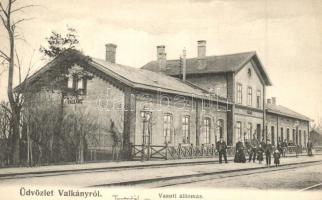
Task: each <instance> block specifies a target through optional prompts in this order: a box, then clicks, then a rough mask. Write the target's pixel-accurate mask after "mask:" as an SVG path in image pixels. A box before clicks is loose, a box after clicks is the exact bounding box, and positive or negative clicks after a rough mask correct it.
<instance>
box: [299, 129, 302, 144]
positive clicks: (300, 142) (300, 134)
mask: <svg viewBox="0 0 322 200" xmlns="http://www.w3.org/2000/svg"><path fill="white" fill-rule="evenodd" d="M298 144H299V145H302V131H301V130H299V141H298Z"/></svg>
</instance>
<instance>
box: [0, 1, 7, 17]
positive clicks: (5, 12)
mask: <svg viewBox="0 0 322 200" xmlns="http://www.w3.org/2000/svg"><path fill="white" fill-rule="evenodd" d="M8 6H9V4H8ZM0 8H1V11H2V12H3V13H4V14H5V16H6V17H9V14H8V13H7V9H8V7H7V9H6V10H5V9H4V8H3V5H2V3H1V2H0Z"/></svg>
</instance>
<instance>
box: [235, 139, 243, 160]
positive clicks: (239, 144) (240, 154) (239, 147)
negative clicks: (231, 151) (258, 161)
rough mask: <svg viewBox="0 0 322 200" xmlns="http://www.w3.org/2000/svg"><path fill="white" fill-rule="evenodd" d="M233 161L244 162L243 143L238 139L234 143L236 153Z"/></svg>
mask: <svg viewBox="0 0 322 200" xmlns="http://www.w3.org/2000/svg"><path fill="white" fill-rule="evenodd" d="M234 162H236V163H245V162H246V157H245V152H244V145H243V143H242V142H241V141H240V140H239V141H238V142H237V143H236V153H235V158H234Z"/></svg>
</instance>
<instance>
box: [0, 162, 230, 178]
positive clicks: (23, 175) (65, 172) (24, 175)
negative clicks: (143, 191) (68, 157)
mask: <svg viewBox="0 0 322 200" xmlns="http://www.w3.org/2000/svg"><path fill="white" fill-rule="evenodd" d="M228 161H232V159H229V160H228ZM216 163H218V160H214V159H213V160H203V161H197V162H195V161H193V162H191V161H187V162H180V163H161V164H160V163H158V164H144V165H136V166H131V165H126V166H115V167H101V168H94V169H93V168H91V169H71V170H58V171H57V170H56V171H39V172H28V173H15V174H1V175H0V181H1V180H6V179H19V178H30V177H45V176H60V175H68V174H81V173H97V172H108V171H111V172H115V171H124V170H133V169H147V168H166V167H176V166H196V165H207V164H216Z"/></svg>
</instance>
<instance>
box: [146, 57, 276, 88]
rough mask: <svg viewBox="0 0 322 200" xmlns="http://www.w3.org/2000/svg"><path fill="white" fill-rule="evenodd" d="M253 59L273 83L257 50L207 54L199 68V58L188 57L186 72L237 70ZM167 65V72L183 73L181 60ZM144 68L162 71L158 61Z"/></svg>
mask: <svg viewBox="0 0 322 200" xmlns="http://www.w3.org/2000/svg"><path fill="white" fill-rule="evenodd" d="M251 59H253V60H254V62H255V63H256V65H257V66H258V68H259V69H258V70H259V72H260V74H261V76H262V77H263V79H264V81H265V84H267V85H271V84H272V83H271V81H270V79H269V77H268V75H267V73H266V71H265V69H264V67H263V65H262V64H261V62H260V60H259V58H258V56H257V54H256V52H254V51H252V52H243V53H236V54H229V55H218V56H206V57H205V58H204V60H205V61H204V65H205V67H203V68H202V69H200V68H198V66H199V65H200V64H199V60H200V59H198V58H188V59H187V60H186V63H187V65H186V66H187V69H186V73H187V75H189V74H205V73H223V72H236V71H239V70H240V69H241V68H242V67H243V66H245V64H246V63H247V62H248V61H250V60H251ZM166 63H167V66H166V69H165V71H164V73H165V74H167V75H171V76H176V75H180V74H181V73H182V71H181V66H180V60H179V59H176V60H167V62H166ZM142 69H148V70H151V71H155V72H158V71H160V69H159V66H158V62H157V61H151V62H149V63H147V64H146V65H144V66H143V67H142Z"/></svg>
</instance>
